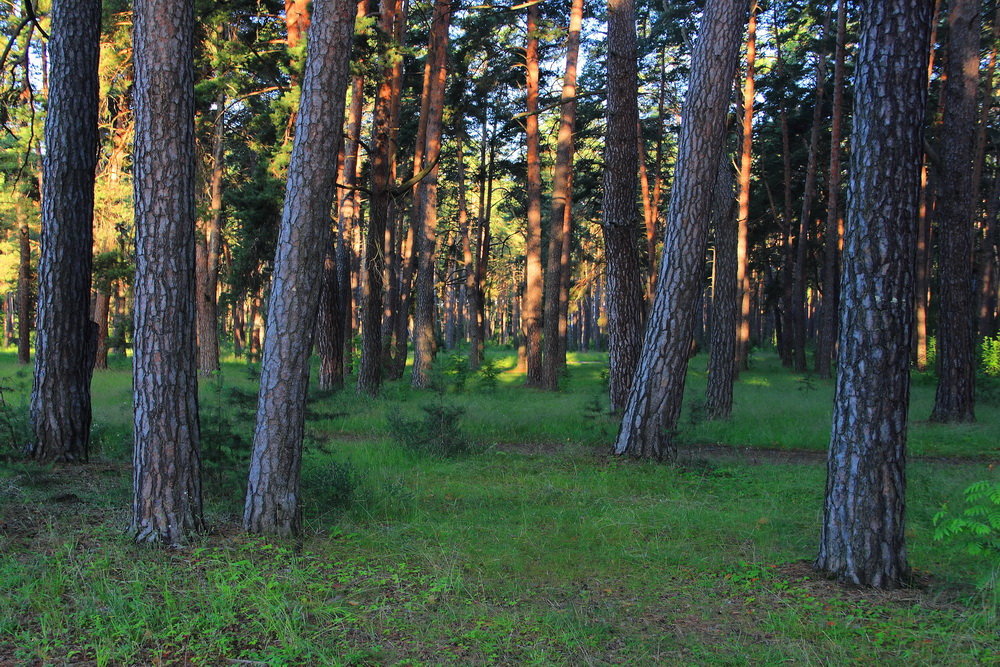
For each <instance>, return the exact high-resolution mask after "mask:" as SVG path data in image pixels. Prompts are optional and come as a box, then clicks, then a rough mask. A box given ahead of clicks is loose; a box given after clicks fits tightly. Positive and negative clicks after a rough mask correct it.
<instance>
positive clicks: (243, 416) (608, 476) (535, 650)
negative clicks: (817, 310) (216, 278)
mask: <svg viewBox="0 0 1000 667" xmlns="http://www.w3.org/2000/svg"><path fill="white" fill-rule="evenodd" d="M492 359H493V362H494V366H495V367H496V369H497V370H498V371H499V373H498V374H497V376H496V378H495V380H493V381H491V380H489V379H488V378H484V377H483V376H474V375H467V374H465V373H464V372H463V371H462V370H461V368H462V366H461V363H460V362H461V359H460V358H458V357H449V356H446V357H445V358H444V359H443V360H442V367H443V368H444V372H443V373H442V375H441V378H440V389H441V391H439V392H433V391H422V392H416V391H413V390H411V389H409V387H408V386H407V385H406V384H405V382H397V383H390V384H389V385H388V386H387V387H386V389H385V391H384V392H383V395H382V396H381V397H380V398H378V399H368V398H363V397H359V396H357V395H356V394H355V393H354V392H353V391H352V390H347V391H344V392H339V393H322V392H314V394H313V398H312V402H311V406H310V415H309V420H308V425H307V443H306V456H305V460H304V467H303V476H302V487H303V489H302V490H303V510H304V524H305V530H304V532H303V535H302V536H300V537H299V538H298V539H295V540H267V539H262V538H258V537H250V536H246V535H244V534H242V533H241V532H240V531H239V517H240V512H241V502H242V492H243V488H244V480H243V477H244V475H245V463H246V453H247V447H248V439H249V432H250V427H251V426H252V418H251V417H250V415H252V410H253V402H254V393H253V392H254V388H255V376H256V372H255V368H254V367H253V366H247V365H246V364H243V363H236V362H232V363H228V364H226V365H225V368H224V371H223V373H222V374H220V375H219V377H217V378H214V379H209V380H206V381H205V382H204V384H203V386H202V390H201V405H202V429H203V438H204V455H203V456H204V474H205V487H206V488H205V497H206V523H207V525H208V530H207V532H206V533H205V534H203V535H199V536H197V537H196V538H195V540H194V542H193V543H192V544H190V545H187V546H185V547H183V548H177V549H150V548H147V547H139V546H136V545H133V544H132V543H131V542H130V541H129V540H128V539H127V538H126V537H125V536H124V534H123V532H122V531H123V528H124V526H125V525H126V524H127V522H128V516H129V502H130V501H129V498H130V485H131V472H130V465H129V452H130V447H131V438H130V429H129V419H130V391H131V389H130V377H129V371H128V362H127V360H124V359H119V360H116V364H115V367H114V368H113V369H112V370H111V371H105V372H101V373H99V374H98V375H97V376H96V377H95V381H94V395H95V426H94V439H95V449H96V451H95V455H94V461H93V462H92V463H91V464H89V465H87V466H83V467H67V466H42V465H37V464H33V463H30V462H24V461H19V460H17V459H16V457H14V456H13V455H8V456H7V457H5V458H4V459H2V462H0V665H8V664H11V665H21V664H24V665H35V664H45V665H48V664H79V665H89V664H98V665H105V664H107V665H110V664H116V665H117V664H129V665H131V664H211V665H227V664H229V665H258V664H260V665H263V664H273V665H284V664H307V665H314V664H411V665H415V664H545V665H548V664H566V665H581V664H773V663H779V662H792V663H795V664H810V663H819V664H843V663H848V662H859V663H880V664H882V663H886V664H903V663H911V664H912V663H915V664H942V665H961V664H980V663H984V664H991V663H992V664H996V662H997V661H998V660H1000V638H998V634H997V628H998V627H1000V625H998V616H997V614H998V597H997V592H996V588H995V587H994V588H992V589H990V588H989V587H988V586H985V585H984V584H985V582H986V581H987V580H988V578H989V577H990V576H991V574H992V576H994V577H995V576H996V571H995V569H992V568H991V565H990V563H989V562H988V561H986V560H984V559H980V558H976V557H974V556H972V555H970V554H968V553H967V552H966V551H965V550H964V549H963V548H962V546H963V545H962V544H960V543H952V542H938V541H935V540H934V539H933V533H934V525H933V521H932V518H933V516H934V514H935V513H937V512H938V511H939V510H940V509H941V507H942V506H943V505H944V504H945V503H949V504H950V506H951V507H952V508H956V509H957V508H960V507H962V503H961V499H962V491H963V489H965V488H966V487H967V486H968V485H969V484H971V483H972V482H974V481H977V480H985V479H992V480H996V479H997V475H998V472H997V470H998V466H997V463H1000V449H998V447H1000V401H998V400H997V394H1000V392H995V391H994V390H993V389H992V388H991V387H992V385H990V384H989V382H988V381H987V382H986V383H985V385H984V386H985V387H986V389H985V390H984V391H983V392H981V400H980V403H979V405H978V407H977V416H978V418H979V421H978V422H977V423H976V424H973V425H962V426H941V425H932V424H928V423H926V422H923V421H921V420H923V419H924V418H925V416H926V415H927V414H929V411H930V401H931V400H932V399H933V390H934V386H933V380H932V379H930V378H926V377H923V376H915V379H914V388H913V404H912V416H913V418H914V419H913V422H912V424H911V447H910V450H911V456H910V462H909V464H908V511H907V521H908V533H907V535H908V550H909V559H910V563H911V565H912V567H913V570H914V577H913V582H912V586H911V587H908V588H905V589H902V590H897V591H890V592H877V591H872V590H869V589H851V588H845V587H843V586H840V585H837V584H835V583H833V582H830V581H827V580H825V579H824V578H822V577H820V576H819V575H817V574H816V573H815V572H814V571H813V570H812V568H811V564H810V562H811V559H812V558H813V557H814V555H815V549H816V545H817V542H818V533H819V520H820V516H821V510H822V499H823V487H824V479H825V465H824V454H823V450H824V448H825V446H826V442H825V439H826V438H827V437H828V431H829V423H830V419H829V417H830V409H831V402H832V398H831V397H832V384H831V383H830V382H829V381H826V380H819V379H816V378H811V377H809V376H796V375H793V374H791V373H789V372H788V371H786V370H783V369H781V368H780V365H778V364H777V363H776V361H775V360H774V359H773V358H771V357H770V356H767V355H761V356H760V358H759V359H758V360H757V361H756V362H755V365H754V368H753V370H752V371H751V372H748V373H744V374H743V376H742V377H741V379H740V381H739V384H738V386H737V388H736V411H735V414H734V418H733V419H732V420H730V421H727V422H722V423H710V422H704V421H703V420H701V419H700V416H699V405H700V404H699V398H700V395H701V393H702V392H703V389H704V372H703V369H704V365H705V364H704V359H703V358H700V357H699V358H696V359H695V360H694V361H693V363H692V370H691V373H690V376H689V385H688V397H689V400H688V404H687V407H686V409H685V413H684V416H683V418H682V422H683V423H682V428H681V430H680V433H679V438H680V440H681V442H682V445H681V449H680V451H679V456H678V463H677V465H674V466H668V465H657V464H645V463H636V462H632V461H623V460H619V459H616V458H613V457H610V456H608V454H607V452H608V446H609V444H610V440H611V437H612V435H613V431H614V421H613V418H612V417H610V416H609V415H608V414H607V412H606V405H607V401H606V399H605V398H604V391H605V390H604V387H603V384H602V370H603V369H604V367H605V366H604V365H605V363H606V359H605V357H604V356H602V355H599V354H581V355H573V356H571V363H570V366H569V374H568V377H567V378H566V380H565V383H564V390H563V391H561V392H559V393H556V394H548V393H544V392H539V391H534V390H527V389H524V388H523V387H521V386H520V385H521V383H522V381H523V377H522V376H520V375H519V374H517V373H516V372H514V371H513V370H512V366H513V358H512V356H511V355H510V354H509V353H503V352H500V351H494V352H493V353H492ZM0 378H5V379H2V380H0V384H2V385H3V390H2V392H3V398H4V401H5V405H7V406H8V407H7V409H6V410H4V411H3V417H4V419H0V433H3V432H6V433H9V434H10V438H8V440H10V439H14V440H15V441H16V439H17V438H23V437H24V407H25V405H26V396H27V393H26V392H27V388H28V387H27V385H28V383H30V372H27V370H26V369H24V368H18V367H17V366H16V364H15V363H14V361H13V358H12V356H11V355H9V354H7V355H0ZM991 392H992V393H991ZM459 408H461V409H462V410H464V413H462V414H461V415H459V416H455V417H454V418H453V419H451V420H449V421H448V422H447V423H448V425H449V426H453V427H458V428H459V429H460V433H459V431H456V430H452V429H449V430H448V432H447V433H445V434H444V435H445V436H449V437H451V436H456V437H457V440H456V442H462V443H466V442H467V443H470V444H471V451H469V452H467V453H464V454H463V455H460V456H454V457H440V456H432V455H429V454H426V453H423V454H422V453H419V452H416V451H413V450H412V449H411V448H407V447H406V446H405V444H406V441H407V438H406V437H404V435H403V433H404V431H405V432H407V433H410V434H413V433H420V432H427V431H428V429H429V430H430V431H431V432H433V429H434V428H442V427H440V425H439V426H437V427H434V426H428V424H429V423H430V422H429V421H427V420H429V419H430V417H432V416H433V415H435V414H438V415H439V414H442V410H443V411H444V412H445V413H447V414H456V413H455V412H448V411H449V410H451V411H454V410H457V409H459ZM390 415H393V416H396V417H394V418H393V419H389V418H388V417H389V416H390ZM400 419H401V420H402V422H400ZM407 420H409V421H407ZM3 422H5V423H3ZM394 423H395V426H393V424H394ZM407 427H409V429H408V430H406V429H407ZM437 435H441V434H440V433H438V434H437ZM458 436H460V437H458ZM446 439H447V438H446ZM9 444H10V443H9V442H8V445H9ZM409 444H410V445H411V447H413V446H418V445H419V443H416V444H415V442H414V441H413V439H412V438H411V439H410V441H409Z"/></svg>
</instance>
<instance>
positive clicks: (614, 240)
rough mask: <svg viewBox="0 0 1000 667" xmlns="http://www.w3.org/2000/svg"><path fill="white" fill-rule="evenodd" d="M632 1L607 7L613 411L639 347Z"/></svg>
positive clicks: (604, 218) (605, 226) (620, 403)
mask: <svg viewBox="0 0 1000 667" xmlns="http://www.w3.org/2000/svg"><path fill="white" fill-rule="evenodd" d="M635 42H636V39H635V7H634V5H633V3H632V0H610V1H609V2H608V42H607V43H608V64H607V68H608V69H607V72H608V79H607V80H608V123H607V134H606V137H605V144H604V206H603V211H602V215H601V228H602V230H603V232H604V248H605V250H604V253H605V257H606V259H607V290H608V291H607V299H608V302H607V303H608V331H609V334H610V336H609V340H608V352H609V353H610V355H609V363H610V369H611V373H610V395H611V409H612V410H616V411H617V410H621V409H623V408H624V407H625V402H626V401H627V400H628V392H629V389H630V388H631V385H632V378H633V376H634V375H635V369H636V366H637V365H638V363H639V351H640V348H641V346H642V318H643V312H642V311H643V303H642V290H643V276H642V272H641V271H640V268H639V246H638V242H639V239H640V238H641V230H640V229H639V210H638V208H637V204H636V190H637V188H638V171H637V170H638V166H639V157H640V156H639V136H638V129H639V102H638V97H637V96H638V71H637V70H638V67H637V62H636V44H635Z"/></svg>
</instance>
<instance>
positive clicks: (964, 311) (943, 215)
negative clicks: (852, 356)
mask: <svg viewBox="0 0 1000 667" xmlns="http://www.w3.org/2000/svg"><path fill="white" fill-rule="evenodd" d="M979 7H980V2H979V0H955V1H954V2H953V3H951V7H950V9H949V11H948V27H949V31H948V33H949V39H948V65H947V67H948V80H947V82H946V83H945V87H944V91H943V94H944V96H945V101H944V118H943V120H942V134H941V162H942V169H941V173H940V175H939V178H938V181H937V182H938V193H939V194H938V200H937V201H938V207H937V212H936V215H937V219H938V222H939V227H940V236H939V239H938V244H939V248H940V293H941V300H940V315H939V319H940V321H941V322H942V323H946V324H945V325H944V326H940V327H938V386H937V393H936V394H935V397H934V409H933V411H932V412H931V421H937V422H964V421H974V420H975V418H976V417H975V408H974V406H975V379H976V361H975V319H974V317H975V316H974V312H975V311H974V307H975V306H974V303H973V291H972V290H971V289H970V285H972V284H973V279H972V249H973V242H972V235H973V225H972V214H973V211H974V207H973V201H972V191H973V185H972V171H973V164H972V163H973V151H974V149H975V141H974V138H975V123H976V85H977V83H978V74H979Z"/></svg>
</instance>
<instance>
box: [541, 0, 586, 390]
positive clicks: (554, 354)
mask: <svg viewBox="0 0 1000 667" xmlns="http://www.w3.org/2000/svg"><path fill="white" fill-rule="evenodd" d="M582 25H583V0H572V5H571V6H570V17H569V35H568V38H567V41H566V71H565V73H564V75H563V87H562V98H561V103H560V109H561V110H560V114H559V133H558V136H557V139H556V141H557V147H556V164H555V173H554V175H553V178H552V216H551V218H550V220H549V247H548V262H547V264H546V268H545V286H544V289H545V309H544V320H543V323H542V325H543V328H544V333H543V338H542V375H541V378H542V382H541V386H542V388H543V389H547V390H549V391H555V390H557V389H558V388H559V370H560V369H559V347H560V341H559V291H560V288H561V281H562V275H561V272H562V269H563V267H562V266H561V263H562V254H563V235H564V232H563V229H564V222H565V219H566V215H567V211H566V209H567V207H568V206H569V202H570V197H571V196H572V192H571V186H570V183H571V180H570V179H571V178H572V172H573V127H574V125H575V123H576V76H577V62H578V60H579V53H580V30H581V27H582ZM565 268H566V269H567V270H568V268H569V267H565Z"/></svg>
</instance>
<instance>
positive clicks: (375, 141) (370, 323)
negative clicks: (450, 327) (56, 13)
mask: <svg viewBox="0 0 1000 667" xmlns="http://www.w3.org/2000/svg"><path fill="white" fill-rule="evenodd" d="M390 7H392V8H393V9H392V10H391V11H390V9H389V8H390ZM394 8H395V3H394V2H386V4H385V5H384V6H383V11H382V15H381V18H380V20H379V31H380V32H381V39H383V40H385V41H386V43H387V44H389V43H391V40H392V37H393V34H394V24H395V21H396V16H395V10H394ZM394 70H395V66H394V63H390V64H388V65H386V66H385V67H383V68H382V78H381V79H380V80H379V84H378V90H377V92H376V95H375V109H374V111H373V118H372V139H371V151H370V153H369V160H370V165H371V166H370V175H369V182H370V187H371V195H370V196H369V199H368V231H367V234H366V235H365V253H364V258H365V259H364V267H363V269H362V271H363V273H364V275H363V277H362V282H363V284H364V286H365V287H364V290H363V298H362V306H361V319H362V323H361V363H360V365H359V368H358V391H360V392H361V393H364V394H368V395H369V396H375V395H376V394H378V392H379V389H380V388H381V387H382V381H383V376H384V370H385V369H383V368H382V363H383V356H382V346H383V336H382V317H383V312H382V309H383V305H384V304H383V298H384V293H385V284H384V283H385V276H384V271H383V269H384V267H385V262H384V258H383V248H384V246H385V232H386V226H387V225H388V223H389V216H390V214H391V210H392V162H393V159H392V150H393V147H392V136H393V132H394V130H393V127H392V125H393V123H392V116H393V113H392V112H393V91H394Z"/></svg>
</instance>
